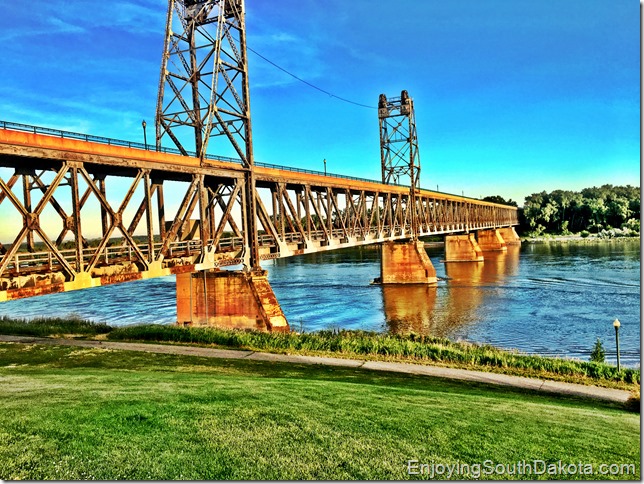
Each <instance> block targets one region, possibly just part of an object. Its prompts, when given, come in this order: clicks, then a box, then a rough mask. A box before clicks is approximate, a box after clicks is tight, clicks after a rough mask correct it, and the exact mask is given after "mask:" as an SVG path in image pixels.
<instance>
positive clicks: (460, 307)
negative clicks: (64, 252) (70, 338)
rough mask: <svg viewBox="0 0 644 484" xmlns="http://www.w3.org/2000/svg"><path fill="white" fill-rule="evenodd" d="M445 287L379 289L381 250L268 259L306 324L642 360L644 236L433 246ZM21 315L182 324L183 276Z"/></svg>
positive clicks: (27, 309)
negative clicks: (486, 248)
mask: <svg viewBox="0 0 644 484" xmlns="http://www.w3.org/2000/svg"><path fill="white" fill-rule="evenodd" d="M428 253H429V256H430V258H431V260H432V263H433V264H434V266H435V268H436V272H437V276H438V277H439V282H438V284H437V285H436V286H433V287H427V286H384V287H383V286H378V285H371V284H370V282H371V281H372V280H373V279H375V278H376V277H378V276H379V275H380V252H379V250H374V248H368V247H367V248H357V249H345V250H341V251H334V252H327V253H319V254H312V255H307V256H299V257H293V258H289V259H281V260H276V261H270V262H267V263H266V265H265V268H266V269H268V271H269V280H270V282H271V285H272V286H273V290H274V291H275V294H276V296H277V298H278V300H279V301H280V304H281V306H282V309H283V311H284V313H285V315H286V318H287V319H288V321H289V323H290V324H291V327H292V328H293V329H294V330H296V331H301V330H303V331H315V330H320V329H340V328H342V329H364V330H370V331H379V332H386V331H394V332H397V331H398V332H410V331H413V332H415V333H418V334H429V335H435V336H441V337H448V338H450V339H453V340H463V341H472V342H479V343H490V344H492V345H494V346H499V347H502V348H516V349H519V350H521V351H524V352H529V353H536V354H540V355H550V356H566V357H574V358H580V359H584V360H587V359H588V357H589V354H590V351H591V350H592V347H593V345H594V343H595V341H596V340H597V338H600V339H601V341H602V343H603V345H604V348H605V349H606V353H607V360H608V361H610V362H614V361H615V331H614V329H613V325H612V322H613V320H614V319H615V318H618V319H619V320H620V322H621V328H620V334H619V336H620V354H621V361H622V363H623V364H624V365H626V366H629V367H639V365H640V246H639V240H633V241H623V240H620V241H615V242H604V243H596V244H583V243H567V244H560V243H550V244H525V243H524V245H523V246H522V247H521V248H518V247H510V248H509V250H508V252H507V253H495V252H486V253H485V262H483V263H476V262H460V263H443V262H441V260H442V259H443V249H442V248H431V249H428ZM2 314H4V315H7V316H12V317H27V318H30V317H37V316H52V317H53V316H65V315H69V314H74V315H78V316H80V317H83V318H88V319H92V320H94V321H104V322H107V323H108V324H111V325H114V326H120V325H126V324H134V323H144V322H149V323H152V322H154V323H173V322H175V321H176V306H175V283H174V277H173V276H170V277H164V278H158V279H152V280H147V281H136V282H130V283H126V284H120V285H113V286H105V287H100V288H95V289H85V290H82V291H73V292H68V293H61V294H52V295H47V296H40V297H36V298H31V299H24V300H17V301H9V302H4V303H0V315H2Z"/></svg>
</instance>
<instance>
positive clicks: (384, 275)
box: [380, 240, 437, 284]
mask: <svg viewBox="0 0 644 484" xmlns="http://www.w3.org/2000/svg"><path fill="white" fill-rule="evenodd" d="M380 276H381V277H380V282H381V283H382V284H435V283H436V281H437V279H436V269H434V266H433V264H432V261H431V260H430V259H429V256H428V255H427V252H426V251H425V244H424V243H423V242H421V241H419V240H416V241H409V242H385V243H383V244H382V257H381V259H380Z"/></svg>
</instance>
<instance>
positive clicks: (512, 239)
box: [499, 227, 521, 245]
mask: <svg viewBox="0 0 644 484" xmlns="http://www.w3.org/2000/svg"><path fill="white" fill-rule="evenodd" d="M499 233H500V234H501V237H503V240H505V243H506V245H521V239H520V238H519V235H518V234H517V231H516V230H514V227H503V228H501V229H499Z"/></svg>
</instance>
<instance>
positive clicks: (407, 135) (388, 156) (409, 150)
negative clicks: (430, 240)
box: [378, 91, 420, 239]
mask: <svg viewBox="0 0 644 484" xmlns="http://www.w3.org/2000/svg"><path fill="white" fill-rule="evenodd" d="M378 119H379V121H380V158H381V164H382V182H383V183H387V184H389V183H395V184H400V183H402V182H403V181H407V179H408V182H409V187H410V204H411V206H412V207H416V209H415V210H412V213H411V227H412V234H411V236H412V238H414V239H416V238H418V235H419V227H418V217H419V213H418V210H419V209H420V207H418V205H417V203H416V198H417V194H418V190H419V189H420V154H419V152H418V136H417V135H416V116H415V114H414V101H413V99H412V98H410V97H409V93H408V92H407V91H402V92H401V94H400V97H398V98H391V99H387V96H385V95H384V94H381V95H380V98H379V100H378Z"/></svg>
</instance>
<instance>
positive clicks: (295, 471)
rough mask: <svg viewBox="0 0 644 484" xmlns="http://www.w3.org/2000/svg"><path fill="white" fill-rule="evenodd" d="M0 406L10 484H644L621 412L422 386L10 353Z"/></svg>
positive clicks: (324, 373)
mask: <svg viewBox="0 0 644 484" xmlns="http://www.w3.org/2000/svg"><path fill="white" fill-rule="evenodd" d="M0 394H2V396H3V398H1V399H0V479H30V480H41V479H57V480H59V479H106V480H107V479H109V480H113V479H139V480H145V479H159V480H167V479H208V480H213V479H406V478H408V477H409V476H408V475H407V474H406V469H407V461H408V460H410V459H414V460H419V461H420V462H421V463H423V462H426V463H431V462H434V463H443V464H454V463H470V464H476V463H483V462H484V461H486V460H491V461H492V462H494V464H510V463H515V462H517V461H521V460H525V461H532V460H533V459H539V460H543V461H545V462H548V463H556V462H558V461H559V460H561V461H563V462H564V463H578V462H582V463H588V464H592V465H594V466H595V468H598V466H599V465H600V464H603V463H605V464H612V463H617V464H634V466H635V469H636V474H635V475H630V476H615V477H622V478H631V479H639V476H640V469H639V461H640V446H639V442H640V428H639V415H638V414H634V413H629V412H626V411H624V410H623V409H622V408H621V407H620V406H618V405H613V404H608V403H599V402H595V401H587V400H583V399H575V398H563V397H554V396H548V395H543V394H537V393H533V392H527V391H520V390H513V389H507V388H499V387H493V386H486V385H483V384H473V383H459V382H452V381H446V380H441V379H435V378H426V377H420V376H413V375H399V374H388V373H382V372H370V371H366V370H355V369H347V368H333V367H323V366H305V365H294V364H281V363H268V362H258V361H247V360H218V359H207V358H199V357H187V356H177V355H160V354H148V353H131V352H119V351H109V350H99V349H79V348H70V347H59V346H38V345H20V344H7V343H5V344H0ZM414 477H415V476H414ZM461 477H463V476H461ZM470 477H471V476H470ZM482 477H484V478H486V477H490V476H482ZM500 477H505V478H507V477H508V476H507V475H506V476H500ZM513 477H517V476H513ZM519 477H521V476H519ZM522 477H523V478H534V477H537V476H534V475H532V476H522ZM546 477H547V476H546ZM560 477H563V478H569V477H571V476H560ZM572 477H574V476H572ZM577 477H579V476H577ZM583 477H585V478H588V477H592V478H603V477H611V476H599V475H595V476H583Z"/></svg>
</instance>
